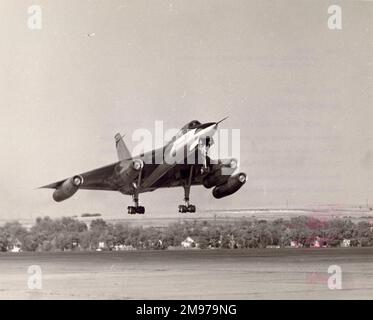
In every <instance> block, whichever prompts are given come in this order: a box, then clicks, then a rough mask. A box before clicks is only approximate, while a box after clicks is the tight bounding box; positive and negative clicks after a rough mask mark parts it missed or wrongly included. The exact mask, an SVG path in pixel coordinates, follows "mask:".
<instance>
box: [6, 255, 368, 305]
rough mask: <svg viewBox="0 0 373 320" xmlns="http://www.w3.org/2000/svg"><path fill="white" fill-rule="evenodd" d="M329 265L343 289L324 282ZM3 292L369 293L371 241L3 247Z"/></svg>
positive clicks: (104, 295) (132, 295)
mask: <svg viewBox="0 0 373 320" xmlns="http://www.w3.org/2000/svg"><path fill="white" fill-rule="evenodd" d="M31 265H38V266H40V267H41V270H42V289H40V290H38V289H35V290H30V289H29V288H28V281H29V279H30V278H29V277H30V274H28V273H27V270H28V268H29V266H31ZM330 265H338V266H340V267H341V268H342V290H330V289H329V288H328V285H327V280H328V277H330V276H331V274H328V272H327V271H328V267H329V266H330ZM34 283H35V282H34ZM0 298H1V299H373V248H372V249H371V248H344V249H343V248H338V249H265V250H204V251H201V250H192V251H191V250H185V251H134V252H93V253H21V254H9V253H2V254H0Z"/></svg>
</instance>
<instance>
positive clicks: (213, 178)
mask: <svg viewBox="0 0 373 320" xmlns="http://www.w3.org/2000/svg"><path fill="white" fill-rule="evenodd" d="M236 168H237V160H236V159H227V160H223V161H221V162H220V163H219V164H215V165H213V166H212V169H213V171H212V172H211V173H210V174H208V175H207V176H206V178H205V179H204V180H203V185H204V187H205V188H207V189H210V188H212V187H215V186H218V185H221V184H223V183H225V182H226V181H227V180H228V179H229V178H230V176H231V174H233V172H234V171H235V170H236Z"/></svg>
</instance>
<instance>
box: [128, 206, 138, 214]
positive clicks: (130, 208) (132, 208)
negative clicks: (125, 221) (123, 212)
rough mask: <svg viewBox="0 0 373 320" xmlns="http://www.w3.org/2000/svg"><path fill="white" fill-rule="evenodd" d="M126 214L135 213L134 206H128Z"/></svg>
mask: <svg viewBox="0 0 373 320" xmlns="http://www.w3.org/2000/svg"><path fill="white" fill-rule="evenodd" d="M127 209H128V214H136V207H134V206H128V207H127Z"/></svg>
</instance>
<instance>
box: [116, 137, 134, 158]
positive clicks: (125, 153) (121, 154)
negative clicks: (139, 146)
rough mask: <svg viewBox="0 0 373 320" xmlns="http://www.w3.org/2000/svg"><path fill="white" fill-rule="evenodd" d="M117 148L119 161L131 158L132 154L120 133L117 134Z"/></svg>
mask: <svg viewBox="0 0 373 320" xmlns="http://www.w3.org/2000/svg"><path fill="white" fill-rule="evenodd" d="M114 138H115V146H116V148H117V154H118V159H119V160H124V159H128V158H131V152H130V151H129V150H128V148H127V146H126V144H125V143H124V141H123V137H122V136H121V135H120V133H117V134H116V135H115V136H114Z"/></svg>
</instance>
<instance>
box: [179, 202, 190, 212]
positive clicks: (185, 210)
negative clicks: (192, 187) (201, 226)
mask: <svg viewBox="0 0 373 320" xmlns="http://www.w3.org/2000/svg"><path fill="white" fill-rule="evenodd" d="M179 212H181V213H185V212H188V207H187V206H185V205H183V204H181V205H179Z"/></svg>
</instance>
